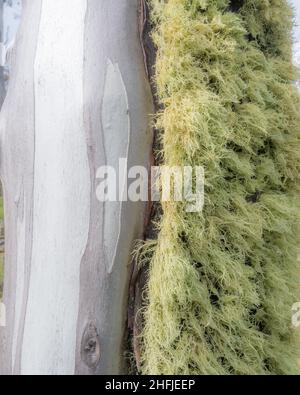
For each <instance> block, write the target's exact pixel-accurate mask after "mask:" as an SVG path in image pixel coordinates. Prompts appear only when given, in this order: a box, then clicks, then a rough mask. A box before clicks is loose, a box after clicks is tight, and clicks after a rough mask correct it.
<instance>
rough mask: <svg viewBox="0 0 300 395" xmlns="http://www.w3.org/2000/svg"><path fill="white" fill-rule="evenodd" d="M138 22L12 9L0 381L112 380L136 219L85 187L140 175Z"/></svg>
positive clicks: (142, 97)
mask: <svg viewBox="0 0 300 395" xmlns="http://www.w3.org/2000/svg"><path fill="white" fill-rule="evenodd" d="M138 8H139V1H138V0H113V1H112V0H101V1H100V0H64V1H61V0H27V1H24V10H23V17H22V22H21V27H20V31H19V34H18V37H17V43H16V50H15V53H14V55H13V69H12V73H11V81H10V86H9V91H8V95H7V97H6V99H5V102H4V105H3V109H2V114H1V120H0V133H1V134H0V136H1V140H0V142H1V158H0V160H1V162H0V166H1V180H2V181H3V186H4V201H5V227H6V261H5V284H4V301H3V304H2V305H1V309H0V311H1V312H2V313H1V315H2V316H1V320H0V323H1V325H0V326H1V327H0V374H50V375H51V374H63V375H68V374H71V375H72V374H118V373H121V372H122V371H123V369H124V364H123V343H124V328H125V323H126V311H127V293H128V292H127V288H128V277H129V267H130V255H131V251H132V246H133V242H134V240H135V239H136V238H139V237H141V234H142V229H143V223H144V212H145V207H144V205H143V204H142V203H130V202H123V203H102V202H99V201H98V200H97V197H96V188H97V179H96V173H97V169H98V168H99V167H100V166H102V165H109V166H113V167H116V168H118V161H119V158H127V160H128V167H131V166H135V165H144V166H147V165H148V162H149V157H150V150H151V143H152V136H151V130H150V129H149V116H148V115H149V114H150V113H152V111H153V109H152V99H151V93H150V88H149V86H148V81H147V78H146V73H145V70H144V61H143V55H142V50H141V45H140V41H139V29H138V26H139V17H138V15H139V13H138ZM123 170H124V169H123ZM120 188H121V189H122V188H125V184H123V183H121V185H120ZM121 192H122V191H121Z"/></svg>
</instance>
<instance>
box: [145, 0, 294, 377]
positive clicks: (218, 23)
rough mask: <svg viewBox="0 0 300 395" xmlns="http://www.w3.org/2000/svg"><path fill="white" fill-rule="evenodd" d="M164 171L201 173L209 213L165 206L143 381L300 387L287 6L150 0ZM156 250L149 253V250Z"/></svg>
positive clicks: (279, 1) (265, 0)
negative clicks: (200, 377) (183, 168)
mask: <svg viewBox="0 0 300 395" xmlns="http://www.w3.org/2000/svg"><path fill="white" fill-rule="evenodd" d="M150 5H151V8H152V19H153V23H154V26H155V30H154V32H153V39H154V42H155V45H156V46H157V62H156V77H155V78H156V84H157V89H158V98H159V100H160V102H161V105H162V107H163V110H162V111H161V112H160V113H159V114H158V115H157V126H158V128H159V129H160V130H161V139H162V144H163V152H162V154H163V158H164V164H166V165H170V166H173V165H177V166H180V165H193V166H196V165H197V166H203V167H204V169H205V173H206V181H205V183H206V186H205V207H204V210H203V212H202V213H199V214H195V213H187V212H186V210H185V204H183V203H175V202H174V203H163V215H162V217H161V221H160V224H159V229H158V231H159V235H158V240H157V243H156V244H155V245H154V247H153V241H151V243H150V242H149V246H148V244H147V243H146V245H145V247H144V248H145V250H146V252H145V253H144V256H148V255H149V252H151V253H152V258H151V260H150V263H149V283H148V286H147V295H148V296H147V298H148V300H147V306H146V308H145V312H144V318H145V327H144V331H143V336H142V342H143V372H144V373H145V374H240V375H241V374H295V373H296V374H297V373H299V371H298V365H297V359H298V358H299V357H300V351H299V346H298V342H297V340H296V336H297V330H295V329H294V328H293V327H292V320H291V315H292V312H291V309H292V305H293V304H294V303H295V302H297V301H300V266H299V263H298V262H297V253H298V249H299V246H300V243H299V235H300V229H299V214H300V202H299V189H300V98H299V94H298V91H297V89H296V88H295V87H294V84H293V82H294V81H295V80H296V79H297V78H298V74H297V72H296V70H295V68H294V67H293V65H292V63H291V28H292V12H291V9H290V8H289V6H288V3H287V1H285V0H244V1H242V0H239V1H229V0H150ZM150 250H151V251H150Z"/></svg>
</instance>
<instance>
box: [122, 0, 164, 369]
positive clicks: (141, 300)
mask: <svg viewBox="0 0 300 395" xmlns="http://www.w3.org/2000/svg"><path fill="white" fill-rule="evenodd" d="M139 27H140V43H141V47H142V51H143V56H144V64H145V70H146V74H147V77H148V80H149V83H150V87H151V91H152V96H153V103H154V110H155V113H157V112H158V111H159V110H161V109H162V105H161V103H160V102H159V98H158V95H157V87H156V83H155V63H156V54H157V51H156V47H155V44H154V42H153V40H152V37H151V33H152V31H153V24H152V22H151V17H150V8H149V4H148V3H147V2H146V1H145V0H140V9H139ZM153 116H155V114H153ZM159 135H160V131H159V130H158V129H156V128H155V127H153V145H152V154H151V158H150V166H157V165H159V164H160V163H161V162H162V158H161V157H160V156H159V154H158V153H159V152H160V151H161V143H160V140H159ZM149 181H150V180H149ZM149 185H150V188H149V196H150V195H151V194H150V191H151V183H150V182H149ZM161 215H162V212H161V205H160V204H159V203H157V202H152V201H151V200H150V201H149V204H148V207H147V211H146V214H145V222H144V236H143V239H144V241H146V240H155V239H157V235H158V232H157V229H156V228H155V226H154V223H155V222H157V221H158V220H159V218H160V217H161ZM147 269H148V267H146V266H144V267H140V266H139V263H138V262H137V259H136V258H133V262H132V273H131V281H130V289H129V304H128V333H127V349H128V351H129V355H130V356H132V355H133V358H129V360H128V362H129V363H128V367H129V371H130V373H131V374H137V373H140V371H141V348H142V344H141V338H140V336H141V332H142V330H143V326H144V320H143V315H142V313H141V309H142V308H143V307H144V306H145V304H146V300H145V288H146V284H147V282H148V270H147Z"/></svg>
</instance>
